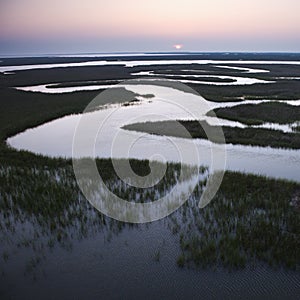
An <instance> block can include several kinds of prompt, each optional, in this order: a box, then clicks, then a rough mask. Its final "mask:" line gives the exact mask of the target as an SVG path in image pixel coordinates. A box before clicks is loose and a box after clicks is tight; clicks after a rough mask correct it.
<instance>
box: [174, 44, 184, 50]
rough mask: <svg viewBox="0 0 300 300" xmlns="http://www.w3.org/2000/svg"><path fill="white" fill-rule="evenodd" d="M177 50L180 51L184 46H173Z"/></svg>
mask: <svg viewBox="0 0 300 300" xmlns="http://www.w3.org/2000/svg"><path fill="white" fill-rule="evenodd" d="M173 47H174V48H175V49H176V50H180V49H181V48H182V47H183V45H181V44H176V45H174V46H173Z"/></svg>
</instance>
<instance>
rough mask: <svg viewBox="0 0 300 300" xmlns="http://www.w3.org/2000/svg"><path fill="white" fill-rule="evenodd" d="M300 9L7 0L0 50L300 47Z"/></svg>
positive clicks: (256, 2)
mask: <svg viewBox="0 0 300 300" xmlns="http://www.w3.org/2000/svg"><path fill="white" fill-rule="evenodd" d="M299 14H300V1H299V0H285V1H282V0H251V1H249V0H185V1H181V0H180V1H179V0H151V1H148V0H147V1H144V0H109V1H103V0H84V1H82V0H51V1H50V0H0V53H1V54H22V53H24V54H27V53H36V54H38V53H77V52H109V51H113V52H118V51H295V52H299V51H300V17H299ZM175 45H182V47H179V48H180V49H176V48H175V47H174V46H175ZM177 48H178V47H177Z"/></svg>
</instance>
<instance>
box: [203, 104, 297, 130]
mask: <svg viewBox="0 0 300 300" xmlns="http://www.w3.org/2000/svg"><path fill="white" fill-rule="evenodd" d="M207 115H208V116H214V115H216V116H217V117H219V118H223V119H228V120H231V121H238V122H241V123H244V124H246V125H261V124H263V123H265V122H268V123H277V124H291V123H294V122H296V121H300V106H294V105H289V104H287V103H282V102H264V103H259V104H242V105H237V106H233V107H220V108H216V109H214V110H213V112H212V111H210V112H208V113H207Z"/></svg>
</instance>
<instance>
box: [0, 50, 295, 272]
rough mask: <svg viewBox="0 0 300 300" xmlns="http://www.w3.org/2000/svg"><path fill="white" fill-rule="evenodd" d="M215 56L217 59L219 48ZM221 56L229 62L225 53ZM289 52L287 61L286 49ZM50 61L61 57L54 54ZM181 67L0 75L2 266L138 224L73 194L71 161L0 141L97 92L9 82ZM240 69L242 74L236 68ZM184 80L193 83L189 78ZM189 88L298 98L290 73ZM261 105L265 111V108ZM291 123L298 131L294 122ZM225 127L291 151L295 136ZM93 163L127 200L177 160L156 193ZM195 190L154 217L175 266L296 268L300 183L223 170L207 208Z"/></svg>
mask: <svg viewBox="0 0 300 300" xmlns="http://www.w3.org/2000/svg"><path fill="white" fill-rule="evenodd" d="M241 56H243V55H241ZM209 57H210V58H211V56H209ZM216 57H218V56H217V55H216ZM220 57H222V58H224V56H222V55H220ZM245 57H247V58H251V59H253V56H252V55H250V56H247V55H246V54H245ZM260 57H264V56H263V55H262V56H260ZM274 57H276V56H274ZM181 58H182V57H180V59H181ZM201 58H203V57H201ZM210 58H209V59H210ZM226 59H227V58H226ZM228 59H232V56H231V57H228ZM289 59H291V60H293V59H295V58H294V57H293V56H291V57H290V58H289ZM49 60H50V59H48V58H39V59H36V60H35V62H36V63H39V62H40V63H41V62H49ZM56 60H57V61H63V59H62V58H56ZM69 60H70V61H80V60H81V59H79V58H78V59H76V60H75V59H73V60H72V59H71V58H70V59H69ZM3 61H4V62H2V63H1V64H2V65H5V64H13V63H16V64H23V63H32V59H30V58H28V59H25V58H24V59H16V58H14V59H7V60H3ZM52 61H53V60H52ZM236 66H238V65H236ZM242 66H243V67H245V65H242ZM184 67H186V66H165V67H164V68H165V70H162V67H161V66H156V67H155V66H153V67H151V68H150V67H146V66H140V67H134V68H132V69H131V70H130V71H129V70H128V69H126V68H123V67H120V66H112V67H82V68H66V69H64V68H60V69H53V70H28V71H20V72H16V73H15V74H12V75H8V76H6V75H3V74H0V83H1V88H0V94H1V98H0V215H1V217H0V241H1V246H2V247H1V251H2V253H0V255H1V258H0V266H4V265H5V264H8V265H9V264H10V263H11V262H12V260H13V256H14V255H15V254H16V253H17V252H21V251H23V250H24V249H27V250H28V249H30V254H31V256H30V258H29V259H28V260H26V261H24V268H25V271H26V272H35V271H36V269H37V268H38V266H39V264H40V263H41V261H43V260H46V259H47V256H48V255H49V251H52V250H53V249H55V248H56V247H60V248H62V249H64V250H66V251H71V250H72V247H73V245H74V243H75V242H76V241H78V240H83V239H85V238H88V237H94V236H96V235H97V234H99V233H102V234H104V236H105V238H106V239H107V240H108V241H109V240H111V239H112V238H113V236H117V235H118V234H119V233H120V232H121V231H122V230H123V229H124V228H128V229H131V228H137V227H139V225H130V224H125V223H121V222H117V221H115V220H113V219H110V218H108V217H106V216H104V215H102V214H101V213H99V212H98V211H97V210H96V209H94V208H93V206H92V205H91V204H90V203H89V202H88V201H86V200H85V198H84V197H83V195H82V194H81V192H80V191H79V188H78V186H77V183H76V180H75V176H74V173H73V170H72V162H71V160H69V159H65V158H49V157H44V156H40V155H35V154H32V153H29V152H26V151H16V150H14V149H11V148H9V147H8V146H7V145H6V143H5V140H6V139H7V138H8V137H9V136H12V135H14V134H17V133H19V132H21V131H23V130H25V129H27V128H32V127H35V126H37V125H40V124H43V123H45V122H47V121H50V120H53V119H56V118H59V117H62V116H65V115H67V114H75V113H80V112H82V111H83V110H84V108H85V107H86V106H87V104H88V103H89V102H90V101H91V100H92V99H93V98H94V97H95V96H96V95H97V94H98V93H99V91H85V92H76V93H66V94H51V95H50V94H43V93H31V92H24V91H17V90H15V89H13V87H14V86H20V85H22V86H26V85H31V84H47V83H49V82H52V83H55V82H56V83H62V84H65V85H68V84H70V82H72V84H74V82H78V81H80V80H102V79H103V80H104V79H105V80H117V79H120V78H134V76H131V75H130V72H138V71H148V70H150V69H151V70H153V69H156V70H157V71H158V70H161V71H160V72H162V71H164V72H166V69H168V68H173V69H183V68H184ZM188 67H189V68H192V67H193V68H194V67H195V68H197V69H198V70H202V71H205V72H204V74H216V71H217V68H216V67H214V66H209V65H208V66H199V65H195V66H193V65H192V66H191V65H189V66H188ZM250 67H255V68H263V69H265V68H267V69H269V70H270V73H266V74H260V75H259V77H260V78H262V79H268V78H269V79H271V77H274V76H275V75H276V76H279V75H280V76H285V75H286V74H291V75H293V76H296V75H299V73H300V71H299V68H294V67H293V66H289V67H287V66H281V67H280V66H277V65H276V66H273V65H268V66H261V65H258V66H253V65H251V66H250ZM220 73H221V74H223V75H234V74H237V71H234V70H221V72H220V70H219V74H220ZM239 76H242V75H241V74H240V73H239ZM245 76H253V75H251V74H247V75H245ZM191 86H192V87H196V85H191ZM196 89H197V90H198V91H199V92H200V93H201V94H203V95H204V96H205V97H206V98H208V99H211V100H213V101H232V100H236V99H239V100H241V97H242V98H243V99H258V98H264V97H268V98H274V99H299V98H300V86H299V81H296V80H292V81H289V82H288V81H286V80H279V82H278V83H276V84H269V85H255V86H254V87H253V86H239V87H219V86H218V87H215V86H213V87H212V86H208V85H201V86H200V87H199V86H197V87H196ZM149 97H150V96H149ZM126 101H127V100H126ZM126 103H127V102H125V105H126ZM271 105H272V106H273V107H276V109H277V107H278V109H279V108H280V107H281V104H279V103H278V104H271ZM258 107H259V106H258ZM284 107H286V106H284ZM256 108H257V107H256ZM262 108H263V109H269V108H268V107H264V106H263V107H262ZM289 109H290V108H287V110H289ZM256 112H257V114H254V111H253V114H252V111H251V113H249V115H245V116H244V115H243V118H244V117H245V118H246V119H248V118H249V119H251V118H252V117H253V116H255V118H258V119H259V120H262V121H263V120H265V118H266V117H271V116H270V115H269V114H267V115H266V114H265V113H263V112H258V111H256ZM239 113H240V111H239ZM280 117H283V116H280ZM182 124H183V125H184V126H186V128H187V129H188V130H189V131H190V132H191V134H192V136H193V137H200V138H206V135H205V132H203V129H202V127H201V126H200V127H199V123H197V122H194V121H185V122H182ZM169 127H170V128H171V127H172V122H171V121H170V122H169V123H168V122H167V123H166V122H161V123H153V124H148V123H147V124H138V125H130V126H129V127H127V129H132V130H141V131H146V132H150V133H155V134H166V135H169V134H170V132H169V131H168V130H169ZM298 127H299V126H298ZM296 130H298V131H299V128H298V129H297V128H296ZM171 132H172V130H171ZM224 134H225V138H226V141H227V142H229V143H237V144H247V145H248V144H250V145H259V146H272V147H286V148H295V149H299V148H300V137H299V134H298V133H288V134H287V133H282V132H279V131H274V130H268V129H254V128H246V129H229V128H226V127H225V128H224ZM131 164H132V167H133V169H134V170H135V171H136V172H137V173H138V174H140V175H146V174H148V172H149V165H148V162H147V161H135V160H134V161H132V162H131ZM97 165H98V168H99V170H100V171H101V175H102V176H103V178H104V179H105V180H106V181H107V182H108V184H109V186H110V187H111V189H114V191H115V192H117V193H119V194H120V195H122V196H125V197H127V198H128V199H129V200H135V198H137V197H134V195H137V194H139V195H141V196H139V198H138V199H136V200H139V201H144V202H147V201H153V200H155V197H156V196H157V193H158V192H159V193H164V192H166V191H167V190H168V189H169V188H171V187H172V185H174V184H175V183H176V180H177V179H178V170H179V166H178V165H176V164H169V168H168V171H167V176H166V178H165V179H164V180H163V181H162V182H160V184H159V185H158V187H157V190H155V189H149V190H146V191H144V192H145V193H144V194H142V191H141V190H134V189H132V188H130V187H128V186H125V185H121V184H120V183H118V179H117V178H116V175H115V173H114V172H113V169H112V166H111V162H110V161H109V160H104V159H103V160H98V161H97ZM203 170H205V169H203ZM204 187H205V182H203V181H201V182H199V184H198V185H197V187H196V188H195V190H194V193H193V195H192V196H191V197H190V199H189V200H188V201H187V202H186V204H185V205H184V206H183V207H181V208H180V209H179V210H178V211H176V212H174V213H173V214H172V215H170V216H169V217H168V218H167V219H166V220H164V221H159V222H161V224H162V225H161V226H166V227H167V228H169V229H170V230H171V232H172V233H173V234H174V236H175V237H176V238H177V239H178V244H177V246H178V249H179V251H180V252H181V254H180V255H179V256H178V257H177V258H176V257H174V264H176V260H177V264H178V266H179V267H185V266H187V267H191V268H198V269H202V268H206V267H207V268H208V267H215V268H218V267H221V268H225V269H236V268H244V267H247V266H252V267H255V266H257V265H259V264H267V265H269V266H271V267H273V268H281V267H282V268H285V269H291V270H299V254H298V251H297V249H299V246H300V245H299V236H300V228H299V224H300V222H299V221H300V220H299V201H298V200H297V199H299V197H300V196H299V194H300V186H299V183H294V182H288V181H283V180H274V179H268V178H265V177H261V176H254V175H247V174H242V173H232V172H226V173H225V177H224V180H223V183H222V186H221V189H220V190H219V192H218V194H217V195H216V196H215V198H214V199H213V200H212V202H211V203H210V205H208V206H207V207H205V208H204V209H202V210H200V209H198V207H197V200H198V199H199V196H200V195H201V192H202V191H203V188H204ZM163 259H164V257H163V252H162V251H160V250H159V249H158V250H157V251H156V252H155V253H154V260H156V261H157V262H158V263H160V262H161V261H162V260H163Z"/></svg>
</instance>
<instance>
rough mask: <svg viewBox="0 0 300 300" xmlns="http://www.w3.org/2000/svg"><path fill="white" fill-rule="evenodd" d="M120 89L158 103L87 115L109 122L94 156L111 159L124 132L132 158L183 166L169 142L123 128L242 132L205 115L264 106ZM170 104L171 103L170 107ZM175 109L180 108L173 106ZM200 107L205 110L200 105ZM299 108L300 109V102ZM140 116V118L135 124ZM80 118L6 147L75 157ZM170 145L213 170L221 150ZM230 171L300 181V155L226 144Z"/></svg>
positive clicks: (163, 90)
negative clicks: (195, 126) (192, 126)
mask: <svg viewBox="0 0 300 300" xmlns="http://www.w3.org/2000/svg"><path fill="white" fill-rule="evenodd" d="M121 86H123V87H126V89H128V90H130V91H132V92H135V93H138V94H153V95H155V97H154V98H151V100H150V101H149V99H143V98H140V100H141V103H139V104H138V105H131V106H126V107H125V106H118V105H113V106H111V107H108V108H106V109H102V110H99V111H96V112H92V113H89V118H90V122H91V123H90V124H91V128H92V127H93V126H96V127H97V128H98V126H99V125H97V124H99V123H97V122H99V120H100V121H101V120H106V122H105V126H104V128H102V131H101V134H99V135H98V136H97V139H96V144H95V145H96V146H95V151H96V156H97V157H102V158H108V157H111V149H112V143H113V139H114V137H115V136H117V135H118V134H119V132H120V131H121V132H122V135H123V137H124V138H127V139H132V140H136V142H135V144H134V147H132V148H131V151H130V157H131V158H136V159H148V158H149V157H151V156H152V155H153V154H154V153H157V152H158V151H159V153H160V154H161V155H162V156H163V157H164V159H165V160H167V161H172V162H179V161H180V159H179V157H178V153H177V152H176V149H175V148H174V145H173V144H172V143H170V138H169V137H164V136H155V135H150V134H142V135H141V133H137V132H132V131H125V130H123V129H120V128H121V127H122V126H124V125H128V124H130V123H136V122H146V121H163V120H177V119H183V120H184V119H201V120H206V121H207V122H208V123H209V124H211V125H226V126H239V127H242V126H244V125H242V124H240V123H238V122H232V121H228V120H222V119H221V120H219V119H217V118H213V117H207V116H205V114H206V113H207V111H209V110H211V109H214V108H216V107H224V106H234V105H238V104H241V103H244V104H246V103H260V102H262V100H260V101H244V102H241V103H239V102H233V103H221V104H220V103H215V102H209V101H206V100H204V99H203V98H202V97H199V96H195V95H193V94H190V93H185V92H182V91H178V90H175V89H173V88H169V87H159V86H154V85H146V86H145V85H142V84H141V85H125V86H124V85H121ZM164 100H167V101H164ZM168 101H172V102H171V103H169V102H168ZM294 102H296V101H294ZM294 102H293V103H294ZM174 103H175V104H177V106H176V105H174ZM181 103H185V104H186V105H185V107H187V109H188V110H189V111H191V112H195V115H194V116H191V115H190V114H187V112H186V111H184V110H183V109H182V107H181ZM201 103H202V105H200V104H201ZM290 103H291V102H290ZM297 104H299V101H298V102H297ZM199 105H200V106H199ZM108 116H109V118H108ZM137 116H142V117H139V118H137ZM80 118H81V115H80V114H78V115H70V116H65V117H63V118H59V119H57V120H54V121H52V122H49V123H46V124H43V125H41V126H38V127H36V128H33V129H28V130H25V131H24V132H22V133H20V134H18V135H16V136H14V137H11V138H9V139H8V140H7V142H8V144H9V145H10V146H12V147H14V148H16V149H23V150H28V151H31V152H34V153H38V154H43V155H47V156H52V157H71V156H72V144H73V136H74V133H75V129H76V126H77V124H78V122H79V121H80ZM93 122H94V123H93ZM86 136H87V139H88V136H89V130H87V133H86ZM172 139H173V140H174V141H175V142H176V144H177V145H180V147H182V148H186V149H188V148H189V147H193V146H196V147H197V149H198V152H199V153H201V162H202V163H203V164H204V165H211V148H212V147H218V146H217V145H215V144H213V143H211V142H209V141H206V140H201V139H195V140H187V139H182V138H172ZM158 146H159V147H158ZM80 153H81V154H82V155H83V156H92V157H93V156H94V153H91V152H90V149H88V148H85V143H84V144H83V146H82V149H81V150H80ZM115 155H116V157H115V158H124V157H125V156H124V155H125V154H124V153H116V154H115ZM156 159H157V158H156ZM183 162H184V163H188V164H193V161H191V158H190V157H189V156H188V157H183ZM226 169H227V170H231V171H241V172H248V173H253V174H262V175H266V176H270V177H275V178H285V179H291V180H296V181H300V172H299V169H300V152H299V151H298V150H284V149H274V148H270V147H251V146H241V145H231V144H228V145H226Z"/></svg>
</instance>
